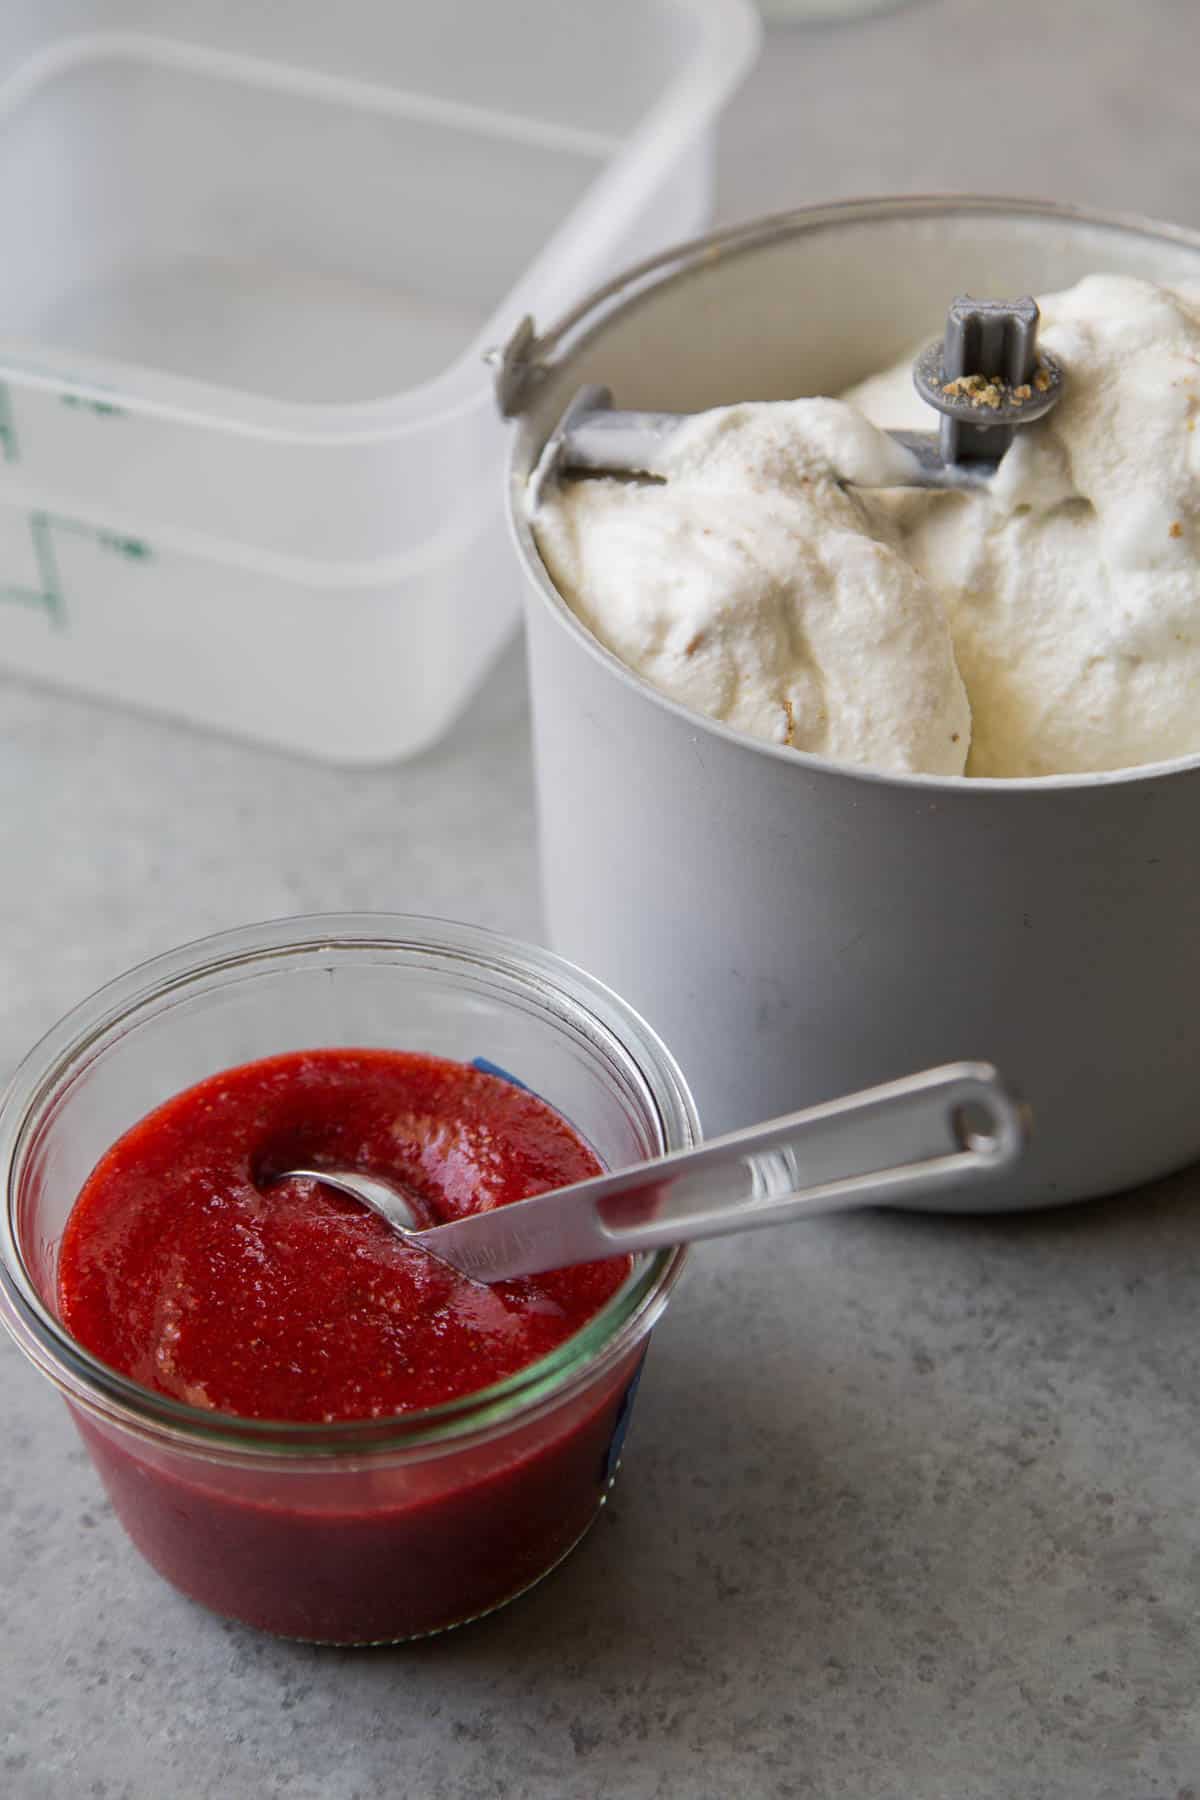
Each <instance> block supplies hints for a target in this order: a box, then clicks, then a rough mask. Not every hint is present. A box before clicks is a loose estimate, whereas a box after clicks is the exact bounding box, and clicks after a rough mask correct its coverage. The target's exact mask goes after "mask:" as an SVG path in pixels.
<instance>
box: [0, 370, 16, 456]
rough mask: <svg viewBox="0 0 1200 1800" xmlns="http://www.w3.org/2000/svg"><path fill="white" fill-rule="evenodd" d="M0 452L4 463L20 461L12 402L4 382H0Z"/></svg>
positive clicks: (6, 384)
mask: <svg viewBox="0 0 1200 1800" xmlns="http://www.w3.org/2000/svg"><path fill="white" fill-rule="evenodd" d="M0 451H2V452H3V455H4V460H5V462H20V460H21V446H20V444H18V442H17V428H16V426H15V425H14V423H13V415H12V401H11V400H10V398H9V393H8V383H7V382H6V381H0Z"/></svg>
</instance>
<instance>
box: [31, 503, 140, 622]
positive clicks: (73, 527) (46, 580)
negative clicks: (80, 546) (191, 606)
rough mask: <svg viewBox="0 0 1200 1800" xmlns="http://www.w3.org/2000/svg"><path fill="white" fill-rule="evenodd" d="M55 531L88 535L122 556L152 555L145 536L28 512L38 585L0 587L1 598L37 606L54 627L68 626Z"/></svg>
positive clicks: (128, 557)
mask: <svg viewBox="0 0 1200 1800" xmlns="http://www.w3.org/2000/svg"><path fill="white" fill-rule="evenodd" d="M55 532H67V533H69V534H70V535H71V536H73V537H83V538H90V539H91V540H92V542H93V543H96V544H99V545H100V547H101V549H103V550H109V551H111V552H113V554H115V555H117V556H123V557H125V558H126V559H127V560H128V561H130V562H148V561H150V559H151V558H152V557H153V555H154V552H153V550H152V549H151V548H150V546H149V544H148V543H147V542H146V541H145V539H144V538H137V537H124V536H122V535H121V534H120V533H118V532H115V531H101V530H99V529H98V528H97V527H96V526H94V525H81V524H80V523H79V521H78V520H77V519H63V518H59V517H58V516H57V515H56V514H54V513H47V512H31V513H30V515H29V537H30V541H31V543H32V545H33V555H34V560H35V561H36V563H37V570H38V583H39V585H38V586H37V587H0V602H4V601H9V602H11V603H12V604H14V605H17V606H37V607H40V608H41V609H42V610H43V611H44V612H45V614H46V618H47V620H48V622H49V623H50V624H51V625H52V626H53V627H54V628H55V630H57V631H65V630H66V628H67V603H66V596H65V594H64V592H63V584H62V577H61V575H60V573H59V567H58V553H57V551H56V550H55V546H54V535H53V534H54V533H55Z"/></svg>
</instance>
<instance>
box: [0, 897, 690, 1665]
mask: <svg viewBox="0 0 1200 1800" xmlns="http://www.w3.org/2000/svg"><path fill="white" fill-rule="evenodd" d="M337 1046H346V1047H351V1046H352V1047H363V1048H393V1049H405V1050H412V1051H420V1052H424V1053H426V1054H431V1055H437V1056H444V1057H451V1058H454V1059H456V1060H459V1061H464V1062H469V1061H472V1060H475V1059H477V1058H482V1059H484V1060H485V1061H486V1062H487V1063H489V1064H491V1065H493V1066H495V1067H496V1068H497V1069H499V1070H501V1071H503V1072H506V1073H508V1074H510V1075H512V1076H514V1077H516V1078H517V1079H518V1080H520V1081H522V1082H524V1083H525V1084H526V1085H528V1086H529V1087H530V1088H532V1089H534V1090H535V1091H536V1092H537V1093H538V1094H540V1095H541V1096H542V1097H543V1098H544V1099H545V1100H546V1101H548V1102H549V1104H550V1105H551V1106H553V1107H554V1108H555V1109H556V1110H557V1111H558V1112H559V1113H561V1114H562V1116H563V1117H564V1118H565V1119H567V1120H568V1121H569V1122H570V1123H571V1124H572V1125H573V1126H574V1127H575V1129H576V1130H577V1131H578V1132H579V1133H580V1134H581V1135H582V1136H583V1137H584V1138H585V1139H586V1140H587V1141H588V1142H589V1143H590V1144H591V1145H592V1147H593V1149H594V1150H595V1151H596V1153H597V1155H598V1156H599V1157H600V1159H601V1161H602V1162H603V1163H604V1164H605V1165H606V1166H609V1167H619V1166H621V1165H623V1164H628V1163H631V1162H634V1161H637V1160H639V1159H641V1158H643V1157H646V1156H650V1155H655V1154H658V1153H660V1152H663V1151H668V1150H675V1149H682V1148H685V1147H686V1146H687V1145H689V1144H691V1143H693V1142H695V1141H696V1140H697V1138H698V1135H699V1132H698V1125H697V1120H696V1116H695V1110H694V1107H693V1105H692V1101H691V1098H690V1096H689V1094H688V1091H687V1087H686V1084H685V1082H684V1080H683V1077H682V1076H681V1074H680V1072H679V1070H678V1069H677V1067H676V1065H675V1063H674V1061H673V1059H672V1058H671V1056H670V1054H669V1053H668V1052H667V1050H666V1049H665V1047H664V1046H663V1045H662V1043H661V1042H660V1041H659V1040H658V1038H657V1037H655V1035H654V1033H653V1032H652V1031H650V1029H649V1028H648V1027H647V1026H646V1025H645V1024H644V1023H643V1021H642V1020H641V1019H639V1018H638V1016H637V1015H636V1014H635V1013H634V1012H633V1011H632V1010H631V1009H630V1008H628V1007H626V1006H625V1005H624V1004H623V1003H622V1002H621V1001H620V1000H619V999H618V998H617V997H616V996H615V995H613V994H612V993H610V992H609V991H608V990H607V989H605V988H604V987H602V986H601V985H600V984H599V983H597V982H594V981H592V980H591V979H590V978H589V977H587V976H586V975H584V974H583V973H582V972H580V971H579V970H576V969H574V968H572V967H571V966H570V965H569V964H566V963H564V962H562V961H561V960H560V959H559V958H557V957H554V956H552V955H550V954H549V953H548V952H545V951H542V950H538V949H534V948H532V947H529V946H525V945H520V944H516V943H514V942H512V941H510V940H508V939H504V938H500V937H497V936H494V935H493V934H491V933H488V932H483V931H478V930H475V929H472V928H469V927H466V926H460V925H451V924H446V923H443V922H440V921H434V920H424V919H412V918H403V917H393V916H388V915H361V916H342V915H337V916H331V917H325V918H315V919H307V920H284V921H280V922H278V923H275V924H271V925H265V926H255V927H252V928H248V929H246V930H243V931H236V932H228V933H224V934H222V935H221V936H219V937H216V938H209V939H206V940H204V941H202V942H201V943H198V944H194V945H190V946H188V947H186V948H185V949H183V950H180V951H176V952H173V953H172V954H171V955H169V956H166V957H162V958H159V959H158V960H157V961H155V962H152V963H149V964H146V965H144V966H143V967H142V968H140V969H137V970H134V971H133V972H132V973H130V974H129V975H126V976H124V977H122V978H121V979H120V980H119V981H117V982H115V983H113V984H111V985H110V986H109V987H108V988H105V989H103V990H102V991H101V992H100V993H99V994H97V995H95V996H94V997H93V998H92V999H91V1000H89V1001H87V1002H86V1003H85V1004H84V1005H83V1006H81V1007H79V1008H78V1009H77V1010H76V1011H75V1012H74V1013H72V1014H70V1015H69V1016H68V1017H67V1018H66V1019H65V1020H64V1021H63V1022H62V1023H61V1024H60V1025H59V1026H58V1027H56V1029H55V1030H54V1031H53V1032H51V1033H50V1035H49V1037H48V1038H46V1039H45V1040H44V1041H43V1043H42V1044H41V1045H39V1046H38V1048H37V1049H36V1050H35V1051H34V1052H33V1053H32V1055H31V1056H30V1057H29V1058H27V1060H26V1062H25V1063H24V1064H23V1065H22V1067H21V1069H20V1070H19V1071H18V1072H17V1075H16V1076H15V1077H14V1079H13V1082H12V1084H11V1086H10V1088H9V1090H8V1093H7V1095H6V1096H5V1098H4V1101H3V1103H2V1105H0V1170H2V1171H3V1175H4V1180H5V1204H4V1209H3V1215H2V1220H0V1280H2V1286H0V1316H2V1317H3V1321H4V1323H5V1324H6V1325H7V1326H8V1327H9V1329H10V1330H11V1332H12V1333H13V1335H14V1336H15V1338H16V1339H17V1342H18V1343H19V1344H20V1345H21V1347H22V1348H23V1349H24V1350H25V1352H26V1353H27V1354H28V1355H29V1356H30V1358H31V1359H32V1360H33V1361H34V1362H35V1363H36V1364H37V1366H38V1367H39V1368H41V1370H42V1371H43V1373H45V1374H46V1375H47V1376H48V1377H49V1378H50V1379H51V1380H52V1381H53V1382H54V1383H55V1385H56V1386H57V1387H58V1388H59V1389H60V1391H61V1392H62V1393H63V1395H64V1396H65V1398H66V1399H67V1402H68V1404H69V1406H70V1408H71V1411H72V1413H73V1415H74V1417H75V1420H76V1423H77V1424H78V1426H79V1428H80V1430H81V1432H82V1434H83V1436H84V1439H85V1441H86V1443H87V1445H88V1448H89V1450H90V1452H91V1454H92V1457H93V1459H94V1461H95V1463H96V1465H97V1467H98V1469H99V1471H100V1473H101V1476H102V1477H103V1479H104V1482H105V1484H106V1486H107V1488H108V1491H109V1493H110V1496H111V1498H112V1500H113V1504H114V1506H115V1508H116V1511H117V1513H118V1515H119V1517H120V1518H121V1520H122V1523H123V1524H124V1525H125V1527H126V1529H127V1531H128V1532H129V1534H130V1536H131V1537H132V1538H133V1540H134V1542H135V1543H136V1544H137V1546H138V1548H139V1549H140V1550H141V1551H142V1552H143V1553H144V1554H145V1555H146V1556H147V1558H148V1559H149V1560H150V1561H151V1562H152V1563H153V1564H154V1566H155V1567H156V1568H157V1569H158V1570H159V1571H160V1573H162V1574H163V1575H165V1576H166V1577H167V1579H168V1580H170V1581H172V1582H174V1583H175V1584H176V1586H178V1587H180V1588H182V1589H183V1591H184V1592H185V1593H188V1594H190V1595H191V1596H192V1597H193V1598H195V1599H197V1600H199V1601H201V1602H203V1603H204V1604H205V1605H208V1606H210V1607H213V1608H214V1609H215V1610H217V1611H219V1612H222V1613H226V1614H228V1615H230V1616H233V1617H236V1618H239V1619H242V1620H244V1621H245V1622H247V1623H249V1624H253V1625H257V1626H260V1627H262V1628H264V1629H266V1630H270V1631H275V1632H279V1633H283V1634H285V1635H288V1636H295V1637H304V1638H309V1639H318V1640H324V1641H331V1642H339V1643H368V1642H384V1641H395V1640H397V1639H399V1638H404V1637H410V1636H414V1635H419V1634H422V1633H425V1632H430V1631H436V1630H441V1629H444V1628H445V1627H447V1626H450V1625H454V1624H459V1623H461V1622H463V1621H464V1620H466V1619H468V1618H472V1617H475V1616H477V1615H478V1614H480V1613H482V1612H486V1611H488V1610H490V1609H491V1608H493V1607H495V1606H498V1605H500V1604H502V1603H503V1602H504V1601H506V1600H508V1599H511V1598H513V1597H514V1596H515V1595H516V1594H518V1593H520V1592H521V1591H522V1590H523V1589H525V1588H527V1587H529V1586H530V1585H531V1584H532V1583H533V1582H535V1581H537V1580H538V1579H539V1578H540V1577H541V1576H542V1575H544V1574H545V1573H547V1571H548V1570H549V1569H550V1568H552V1567H553V1566H554V1565H555V1564H556V1563H557V1562H558V1561H560V1560H561V1558H562V1557H563V1556H565V1555H566V1553H567V1551H568V1550H569V1549H570V1548H571V1547H572V1545H573V1544H574V1543H575V1542H576V1541H577V1540H578V1539H579V1537H580V1536H581V1535H582V1534H583V1532H584V1531H585V1530H586V1528H587V1526H588V1524H589V1523H590V1521H591V1519H592V1518H593V1516H594V1515H595V1512H596V1510H597V1508H598V1507H599V1505H600V1504H601V1502H602V1501H603V1498H604V1494H605V1492H606V1490H607V1487H608V1485H609V1482H610V1481H611V1478H612V1474H613V1472H614V1469H615V1464H616V1459H617V1456H618V1455H619V1450H620V1441H621V1438H622V1437H623V1433H624V1426H625V1423H626V1420H627V1415H628V1408H629V1404H630V1402H631V1398H632V1391H633V1384H634V1382H635V1380H636V1376H637V1372H638V1369H639V1367H640V1363H641V1358H642V1355H643V1353H644V1349H645V1338H646V1334H647V1333H648V1331H649V1330H650V1328H651V1326H652V1325H653V1323H654V1321H655V1319H656V1318H657V1317H658V1315H659V1313H660V1312H661V1310H662V1308H663V1306H664V1304H665V1302H666V1299H667V1295H668V1293H669V1290H670V1288H671V1286H672V1284H673V1282H674V1280H675V1278H676V1276H677V1274H678V1271H679V1267H680V1264H681V1260H682V1255H681V1252H679V1251H665V1252H660V1253H658V1254H655V1255H647V1256H644V1257H641V1258H639V1259H638V1260H637V1261H636V1262H635V1264H634V1266H633V1268H632V1270H631V1273H630V1275H629V1277H628V1279H627V1280H626V1281H625V1282H624V1284H623V1285H622V1287H621V1288H620V1289H619V1290H618V1292H617V1293H616V1295H614V1297H613V1299H612V1300H611V1301H610V1302H609V1303H608V1304H607V1305H606V1306H605V1307H604V1308H603V1309H602V1310H601V1312H600V1313H598V1314H597V1315H596V1317H595V1318H594V1319H592V1320H590V1321H589V1323H588V1324H587V1325H586V1326H585V1327H584V1328H583V1330H581V1331H580V1332H579V1333H577V1334H576V1335H575V1336H574V1337H573V1338H571V1339H569V1340H568V1341H567V1342H566V1343H565V1344H563V1345H561V1346H560V1347H559V1348H558V1349H557V1350H556V1351H554V1352H553V1353H551V1354H550V1355H549V1356H546V1357H544V1358H542V1359H541V1360H540V1361H539V1362H537V1363H535V1364H532V1365H530V1366H529V1367H528V1368H526V1369H523V1370H521V1371H520V1372H519V1373H518V1374H517V1375H515V1376H513V1377H510V1378H509V1379H508V1380H506V1381H504V1382H501V1383H498V1384H496V1385H494V1386H492V1387H490V1388H487V1389H483V1390H481V1391H480V1392H478V1393H476V1394H472V1395H468V1396H466V1397H465V1398H463V1399H461V1400H458V1401H455V1402H451V1403H448V1404H447V1405H444V1406H439V1407H433V1408H427V1409H425V1410H423V1411H421V1412H414V1413H409V1414H404V1415H401V1416H398V1417H396V1418H393V1419H384V1420H369V1421H361V1422H360V1421H350V1422H346V1423H341V1424H335V1425H299V1424H288V1423H278V1422H273V1421H263V1420H250V1419H241V1418H232V1417H229V1416H226V1415H221V1414H217V1413H213V1412H208V1411H203V1410H201V1409H198V1408H193V1407H189V1406H186V1405H184V1404H182V1403H180V1402H177V1401H174V1400H171V1399H169V1398H167V1397H166V1396H164V1395H160V1394H156V1393H152V1392H151V1391H150V1390H148V1389H145V1388H142V1387H140V1386H139V1385H137V1384H136V1383H134V1382H131V1381H129V1380H127V1379H126V1378H125V1377H123V1376H121V1375H119V1374H117V1373H116V1371H114V1370H112V1369H110V1368H108V1367H107V1366H106V1365H105V1364H103V1363H100V1362H99V1361H97V1360H96V1359H95V1358H94V1357H92V1356H90V1355H89V1354H88V1353H87V1352H86V1351H85V1350H83V1349H82V1347H81V1346H80V1345H78V1344H77V1343H75V1342H74V1340H72V1339H71V1338H70V1336H69V1335H68V1334H67V1333H66V1332H65V1331H64V1329H63V1327H62V1325H61V1323H60V1321H59V1318H58V1306H57V1295H56V1283H57V1259H58V1248H59V1243H60V1241H61V1237H62V1232H63V1228H64V1225H65V1223H66V1219H67V1216H68V1214H69V1212H70V1210H71V1207H72V1205H73V1203H74V1200H75V1198H76V1196H77V1194H78V1193H79V1190H80V1188H81V1186H82V1185H83V1182H84V1181H85V1180H86V1178H87V1176H88V1174H89V1173H90V1172H91V1170H92V1168H93V1167H94V1166H95V1164H96V1162H97V1161H98V1159H99V1158H100V1156H101V1155H102V1154H103V1153H104V1152H105V1151H106V1150H107V1149H108V1148H109V1146H110V1145H111V1144H112V1143H113V1142H114V1141H115V1140H116V1139H117V1138H118V1137H120V1135H121V1134H122V1133H123V1132H124V1131H126V1130H127V1129H128V1128H129V1126H131V1125H132V1124H134V1123H135V1122H136V1121H137V1120H138V1119H140V1118H142V1117H143V1116H144V1115H145V1114H146V1113H147V1112H149V1111H151V1110H152V1109H153V1108H154V1107H155V1106H157V1105H159V1104H161V1102H162V1101H164V1100H166V1099H168V1098H169V1097H170V1096H171V1095H173V1094H176V1093H178V1092H179V1091H180V1090H182V1089H183V1088H186V1087H189V1086H191V1085H192V1084H193V1083H195V1082H197V1081H200V1080H203V1079H204V1078H205V1077H206V1076H209V1075H213V1074H216V1073H217V1072H219V1071H220V1070H222V1069H226V1068H229V1067H231V1066H233V1065H235V1064H238V1063H243V1062H248V1061H251V1060H253V1059H255V1058H257V1057H261V1056H268V1055H273V1054H276V1053H278V1052H282V1051H288V1050H298V1049H305V1048H318V1047H337Z"/></svg>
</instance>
